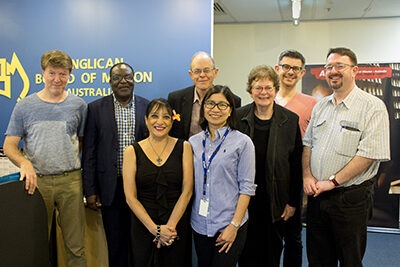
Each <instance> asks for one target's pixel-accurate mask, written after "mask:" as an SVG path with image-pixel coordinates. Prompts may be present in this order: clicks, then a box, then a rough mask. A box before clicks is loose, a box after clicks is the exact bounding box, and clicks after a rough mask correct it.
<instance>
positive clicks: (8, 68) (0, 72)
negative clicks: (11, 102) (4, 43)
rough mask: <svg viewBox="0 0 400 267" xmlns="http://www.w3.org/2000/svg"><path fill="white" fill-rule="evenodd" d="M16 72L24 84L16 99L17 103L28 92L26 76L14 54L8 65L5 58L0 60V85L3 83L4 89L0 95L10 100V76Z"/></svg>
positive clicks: (0, 91)
mask: <svg viewBox="0 0 400 267" xmlns="http://www.w3.org/2000/svg"><path fill="white" fill-rule="evenodd" d="M16 70H17V71H18V73H19V75H20V76H21V79H22V81H23V82H24V88H23V89H22V92H21V93H20V94H19V97H18V99H17V101H20V100H21V99H22V98H24V97H25V96H26V95H27V94H28V92H29V79H28V76H27V75H26V72H25V70H24V68H23V67H22V65H21V62H20V61H19V59H18V57H17V55H16V54H15V52H14V53H13V55H12V58H11V63H8V62H7V61H6V59H5V58H0V83H1V82H3V83H4V89H3V90H0V95H4V96H5V97H8V98H11V75H14V74H15V71H16Z"/></svg>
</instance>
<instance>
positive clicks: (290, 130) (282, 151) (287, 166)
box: [237, 102, 303, 222]
mask: <svg viewBox="0 0 400 267" xmlns="http://www.w3.org/2000/svg"><path fill="white" fill-rule="evenodd" d="M254 109H255V104H254V102H253V103H251V104H248V105H246V106H244V107H242V108H240V109H238V110H237V118H238V124H237V126H238V130H240V131H241V132H242V133H244V134H247V135H248V136H250V138H251V139H252V140H253V137H254ZM302 151H303V145H302V141H301V133H300V128H299V117H298V116H297V115H296V114H295V113H293V112H291V111H290V110H288V109H286V108H284V107H282V106H280V105H277V104H275V103H274V114H273V116H272V119H271V128H270V132H269V138H268V149H267V157H266V162H265V166H267V168H266V172H267V173H266V174H265V177H266V187H267V192H268V195H269V198H270V209H271V212H272V220H273V222H275V221H278V220H280V219H281V215H282V213H283V210H284V208H285V205H286V204H289V205H290V206H292V207H296V208H299V207H300V204H301V192H302V190H303V175H302V169H301V154H302ZM256 172H257V170H256Z"/></svg>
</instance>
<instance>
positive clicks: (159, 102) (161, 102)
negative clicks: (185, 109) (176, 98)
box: [146, 98, 172, 120]
mask: <svg viewBox="0 0 400 267" xmlns="http://www.w3.org/2000/svg"><path fill="white" fill-rule="evenodd" d="M154 107H156V111H157V110H159V109H160V108H161V107H164V108H166V109H167V112H168V114H169V115H170V116H171V120H172V107H171V105H170V104H169V102H168V101H167V100H166V99H165V98H157V99H153V100H152V101H151V102H150V103H149V104H148V105H147V108H146V118H148V117H149V115H150V112H151V111H152V110H153V108H154Z"/></svg>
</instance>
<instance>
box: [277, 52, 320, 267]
mask: <svg viewBox="0 0 400 267" xmlns="http://www.w3.org/2000/svg"><path fill="white" fill-rule="evenodd" d="M305 61H306V60H305V58H304V56H303V55H302V54H301V53H300V52H298V51H296V50H285V51H282V52H281V53H280V55H279V58H278V65H276V66H275V71H276V72H277V73H278V75H279V80H280V88H279V91H278V93H277V95H276V97H275V102H276V103H277V104H279V105H281V106H283V107H285V108H287V109H289V110H290V111H293V112H294V113H296V114H297V115H298V116H299V126H300V131H301V137H303V136H304V133H305V131H306V129H307V126H308V123H309V121H310V118H311V112H312V110H313V108H314V106H315V104H316V103H317V99H316V98H315V97H312V96H309V95H305V94H302V93H300V92H298V91H297V90H296V86H297V83H298V82H299V81H300V80H301V78H303V76H304V74H305V72H306V70H305V69H304V66H305V63H306V62H305ZM300 186H301V185H300ZM300 190H301V189H300ZM298 203H299V204H300V205H299V206H298V207H291V206H290V205H289V204H286V207H285V213H284V214H288V217H289V219H286V222H285V228H284V229H285V230H284V234H283V237H282V238H283V240H284V241H285V245H284V254H283V255H284V256H283V266H301V264H302V254H303V246H302V241H301V230H302V222H301V208H302V205H301V203H302V202H301V201H298ZM282 217H284V216H283V215H282Z"/></svg>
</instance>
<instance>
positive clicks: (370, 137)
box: [303, 47, 390, 267]
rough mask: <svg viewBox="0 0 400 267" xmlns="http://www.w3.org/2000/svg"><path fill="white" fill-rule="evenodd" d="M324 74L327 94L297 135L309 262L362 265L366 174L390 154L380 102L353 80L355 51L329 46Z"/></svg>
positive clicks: (368, 200) (367, 213) (368, 202)
mask: <svg viewBox="0 0 400 267" xmlns="http://www.w3.org/2000/svg"><path fill="white" fill-rule="evenodd" d="M325 71H326V72H325V76H326V80H327V83H328V85H329V86H330V87H331V88H332V90H333V94H332V95H330V96H327V97H325V98H323V99H322V100H321V101H319V102H318V103H317V104H316V105H315V107H314V109H313V112H312V116H311V120H310V124H309V127H308V128H307V130H306V133H305V135H304V139H303V145H304V150H303V183H304V192H305V193H306V194H307V195H308V205H307V256H308V262H309V266H311V267H313V266H324V267H329V266H337V262H338V260H339V262H340V266H352V267H357V266H362V259H363V256H364V252H365V248H366V237H367V231H366V230H367V221H368V219H370V218H371V216H372V184H373V182H372V178H373V177H374V176H375V175H376V173H377V171H378V168H379V163H380V162H381V161H387V160H389V159H390V144H389V118H388V112H387V110H386V106H385V104H384V103H383V102H382V101H381V100H380V99H379V98H377V97H375V96H373V95H370V94H368V93H366V92H364V91H362V90H361V89H359V88H358V87H357V85H356V83H355V77H356V75H357V72H358V66H357V57H356V55H355V54H354V52H353V51H351V50H350V49H348V48H343V47H339V48H333V49H330V50H329V52H328V55H327V59H326V65H325Z"/></svg>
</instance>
